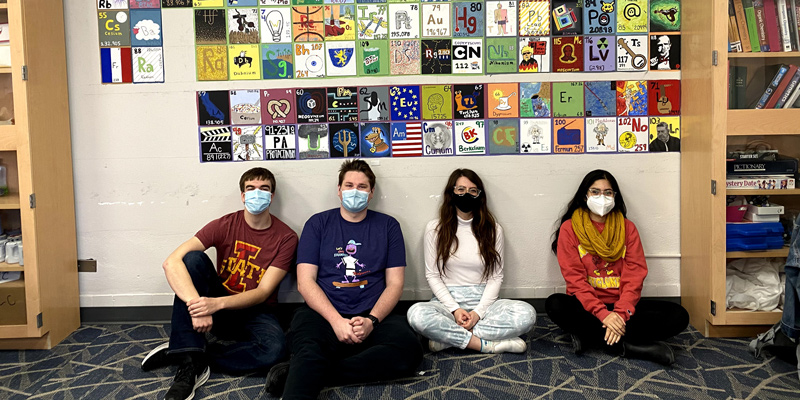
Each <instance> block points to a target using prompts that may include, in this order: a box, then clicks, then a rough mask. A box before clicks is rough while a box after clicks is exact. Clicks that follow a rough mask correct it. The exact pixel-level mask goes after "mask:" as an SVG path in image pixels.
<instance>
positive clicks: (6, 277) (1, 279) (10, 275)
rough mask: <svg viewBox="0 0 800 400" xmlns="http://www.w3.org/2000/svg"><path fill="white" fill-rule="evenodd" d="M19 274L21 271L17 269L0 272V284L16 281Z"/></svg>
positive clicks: (20, 274)
mask: <svg viewBox="0 0 800 400" xmlns="http://www.w3.org/2000/svg"><path fill="white" fill-rule="evenodd" d="M21 276H22V272H19V271H5V272H0V284H3V283H6V282H14V281H17V280H19V278H20V277H21Z"/></svg>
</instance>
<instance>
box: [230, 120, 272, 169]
mask: <svg viewBox="0 0 800 400" xmlns="http://www.w3.org/2000/svg"><path fill="white" fill-rule="evenodd" d="M231 132H233V161H259V160H263V159H264V129H263V127H262V126H261V125H256V126H232V127H231Z"/></svg>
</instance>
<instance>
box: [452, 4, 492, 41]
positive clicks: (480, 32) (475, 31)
mask: <svg viewBox="0 0 800 400" xmlns="http://www.w3.org/2000/svg"><path fill="white" fill-rule="evenodd" d="M452 8H453V37H454V38H455V37H483V36H484V28H485V25H486V22H485V21H484V20H485V18H484V5H483V1H473V2H458V3H453V6H452Z"/></svg>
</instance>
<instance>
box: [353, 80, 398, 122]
mask: <svg viewBox="0 0 800 400" xmlns="http://www.w3.org/2000/svg"><path fill="white" fill-rule="evenodd" d="M358 96H359V99H358V104H359V116H360V117H361V121H388V120H389V119H390V111H391V110H390V109H389V104H390V98H389V88H388V87H386V86H368V87H360V88H358Z"/></svg>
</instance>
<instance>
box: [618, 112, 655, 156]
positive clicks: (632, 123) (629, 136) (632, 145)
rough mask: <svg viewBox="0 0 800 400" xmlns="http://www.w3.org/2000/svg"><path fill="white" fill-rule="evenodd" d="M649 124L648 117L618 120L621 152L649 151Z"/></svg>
mask: <svg viewBox="0 0 800 400" xmlns="http://www.w3.org/2000/svg"><path fill="white" fill-rule="evenodd" d="M647 122H648V121H647V117H621V118H617V137H618V138H619V139H618V140H619V147H618V149H619V151H620V152H625V153H627V152H645V151H647V150H648V146H647V145H648V143H649V142H648V138H649V133H648V130H649V126H648V124H647Z"/></svg>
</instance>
